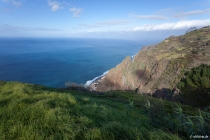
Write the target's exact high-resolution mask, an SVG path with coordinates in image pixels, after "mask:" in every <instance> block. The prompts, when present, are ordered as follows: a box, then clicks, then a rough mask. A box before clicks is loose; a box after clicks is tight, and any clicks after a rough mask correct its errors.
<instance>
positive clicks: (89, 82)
mask: <svg viewBox="0 0 210 140" xmlns="http://www.w3.org/2000/svg"><path fill="white" fill-rule="evenodd" d="M108 72H109V70H108V71H105V72H104V73H103V74H102V75H100V76H97V77H95V78H94V79H93V80H88V81H87V82H86V84H85V87H86V88H87V87H88V86H90V85H91V84H92V83H93V82H94V81H96V80H97V79H99V78H101V77H103V76H105V75H106V74H107V73H108Z"/></svg>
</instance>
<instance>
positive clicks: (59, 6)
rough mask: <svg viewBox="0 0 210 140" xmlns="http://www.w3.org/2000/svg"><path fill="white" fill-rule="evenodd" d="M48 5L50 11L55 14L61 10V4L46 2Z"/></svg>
mask: <svg viewBox="0 0 210 140" xmlns="http://www.w3.org/2000/svg"><path fill="white" fill-rule="evenodd" d="M48 5H49V6H50V7H51V11H53V12H55V11H57V10H60V9H62V8H63V7H61V4H60V3H59V2H57V1H48Z"/></svg>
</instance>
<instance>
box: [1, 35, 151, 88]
mask: <svg viewBox="0 0 210 140" xmlns="http://www.w3.org/2000/svg"><path fill="white" fill-rule="evenodd" d="M145 45H147V43H141V42H137V41H126V40H113V39H67V38H65V39H55V38H54V39H53V38H51V39H46V38H45V39H40V38H0V80H3V81H20V82H27V83H33V84H41V85H45V86H49V87H56V88H60V87H65V82H67V81H70V82H75V83H77V84H85V83H86V82H87V81H89V80H92V79H94V78H95V77H97V76H100V75H102V74H103V73H104V72H106V71H108V70H109V69H111V68H113V67H115V66H116V65H117V64H119V63H120V62H121V61H122V60H123V59H124V58H125V57H126V56H132V55H135V54H136V53H137V52H139V51H140V50H141V47H142V46H145Z"/></svg>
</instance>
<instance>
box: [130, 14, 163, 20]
mask: <svg viewBox="0 0 210 140" xmlns="http://www.w3.org/2000/svg"><path fill="white" fill-rule="evenodd" d="M129 17H131V18H137V19H149V20H166V19H167V17H165V16H161V15H129Z"/></svg>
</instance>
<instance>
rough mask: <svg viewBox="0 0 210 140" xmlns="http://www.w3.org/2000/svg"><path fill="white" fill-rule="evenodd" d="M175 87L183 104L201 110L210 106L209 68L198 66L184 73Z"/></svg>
mask: <svg viewBox="0 0 210 140" xmlns="http://www.w3.org/2000/svg"><path fill="white" fill-rule="evenodd" d="M177 86H178V88H179V89H180V91H181V92H182V93H183V94H182V98H183V100H184V102H185V103H187V104H190V105H193V106H194V107H200V108H202V109H203V108H205V107H206V106H210V103H209V100H210V66H208V65H200V66H199V67H196V68H193V69H191V70H190V71H188V72H186V73H185V78H182V79H181V81H180V82H179V83H178V85H177Z"/></svg>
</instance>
